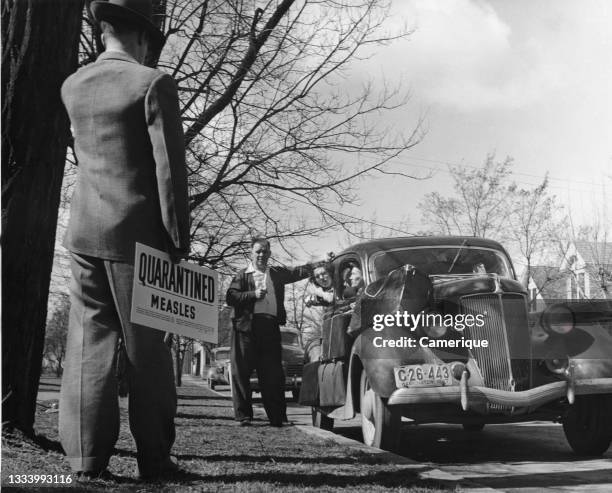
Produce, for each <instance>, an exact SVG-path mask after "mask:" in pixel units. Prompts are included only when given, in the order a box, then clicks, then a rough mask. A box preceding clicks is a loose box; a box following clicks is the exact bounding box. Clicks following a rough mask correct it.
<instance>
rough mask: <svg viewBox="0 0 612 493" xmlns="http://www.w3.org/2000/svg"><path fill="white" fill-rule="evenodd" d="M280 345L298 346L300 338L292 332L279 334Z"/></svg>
mask: <svg viewBox="0 0 612 493" xmlns="http://www.w3.org/2000/svg"><path fill="white" fill-rule="evenodd" d="M281 343H282V344H284V345H286V346H299V345H300V338H299V337H298V335H297V334H294V333H292V332H281Z"/></svg>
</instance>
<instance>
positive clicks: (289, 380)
mask: <svg viewBox="0 0 612 493" xmlns="http://www.w3.org/2000/svg"><path fill="white" fill-rule="evenodd" d="M280 333H281V345H282V364H283V371H284V373H285V390H286V391H291V393H292V395H293V399H294V400H297V399H298V396H299V394H300V386H301V385H302V369H303V367H304V348H303V346H302V337H301V334H300V331H299V330H297V329H292V328H289V327H281V329H280ZM251 390H254V391H256V392H258V391H259V390H260V388H259V381H258V380H257V372H256V371H253V374H252V375H251Z"/></svg>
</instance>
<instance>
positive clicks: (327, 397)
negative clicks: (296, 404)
mask: <svg viewBox="0 0 612 493" xmlns="http://www.w3.org/2000/svg"><path fill="white" fill-rule="evenodd" d="M344 368H345V365H344V362H343V361H336V362H335V363H321V365H320V366H319V405H320V406H321V407H328V406H329V407H337V406H343V405H344V403H345V402H346V377H345V375H344Z"/></svg>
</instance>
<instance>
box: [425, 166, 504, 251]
mask: <svg viewBox="0 0 612 493" xmlns="http://www.w3.org/2000/svg"><path fill="white" fill-rule="evenodd" d="M511 167H512V159H511V158H509V157H508V158H506V159H505V160H504V161H497V162H496V161H495V156H494V155H489V156H487V158H486V160H485V162H484V165H483V166H482V167H481V168H468V167H462V166H454V167H453V166H451V167H450V168H449V169H450V172H451V176H452V178H453V182H454V183H453V189H454V192H455V194H454V196H452V197H444V196H442V195H441V194H440V193H439V192H431V193H428V194H427V195H425V198H424V199H423V200H422V201H421V203H420V204H419V209H421V211H423V214H424V220H425V221H426V222H427V224H428V226H429V229H430V232H432V233H438V234H459V235H467V236H479V237H488V238H495V239H504V238H505V236H506V232H505V229H506V212H507V211H508V210H509V208H510V204H509V198H510V195H511V193H512V192H514V189H515V185H514V184H512V183H511V182H510V181H509V178H510V175H511Z"/></svg>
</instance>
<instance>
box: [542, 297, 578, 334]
mask: <svg viewBox="0 0 612 493" xmlns="http://www.w3.org/2000/svg"><path fill="white" fill-rule="evenodd" d="M575 325H576V318H575V316H574V312H573V311H572V310H571V308H570V307H569V306H567V305H564V304H558V305H552V306H549V307H548V308H546V310H544V312H543V313H542V326H543V327H544V330H546V331H547V332H548V333H554V334H561V335H565V334H568V333H570V332H571V331H572V330H573V329H574V327H575Z"/></svg>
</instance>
